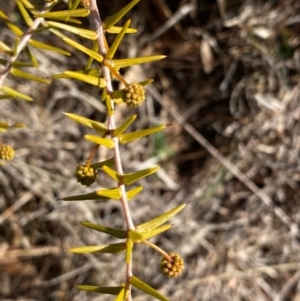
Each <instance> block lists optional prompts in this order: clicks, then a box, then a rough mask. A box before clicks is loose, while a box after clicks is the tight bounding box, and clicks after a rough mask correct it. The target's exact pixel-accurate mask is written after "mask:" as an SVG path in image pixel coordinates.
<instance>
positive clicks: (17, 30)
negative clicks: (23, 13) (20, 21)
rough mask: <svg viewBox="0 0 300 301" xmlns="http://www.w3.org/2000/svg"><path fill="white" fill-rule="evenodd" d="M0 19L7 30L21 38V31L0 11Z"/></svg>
mask: <svg viewBox="0 0 300 301" xmlns="http://www.w3.org/2000/svg"><path fill="white" fill-rule="evenodd" d="M0 19H2V20H3V21H4V22H5V23H6V24H7V26H8V28H9V29H10V30H11V31H12V32H13V33H14V34H15V35H16V36H17V37H21V36H22V35H23V31H22V30H21V29H20V28H19V27H18V26H17V25H15V24H14V23H13V22H11V21H10V20H9V18H8V17H7V15H6V14H5V13H4V12H3V11H2V10H0Z"/></svg>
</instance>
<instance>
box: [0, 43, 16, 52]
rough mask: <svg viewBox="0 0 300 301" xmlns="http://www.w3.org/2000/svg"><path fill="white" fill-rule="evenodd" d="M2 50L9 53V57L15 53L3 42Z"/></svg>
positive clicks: (0, 45)
mask: <svg viewBox="0 0 300 301" xmlns="http://www.w3.org/2000/svg"><path fill="white" fill-rule="evenodd" d="M0 50H1V51H3V52H5V53H7V54H8V55H12V52H13V51H12V49H11V48H10V47H9V46H8V45H6V44H5V43H4V42H2V41H0Z"/></svg>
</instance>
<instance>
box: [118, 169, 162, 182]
mask: <svg viewBox="0 0 300 301" xmlns="http://www.w3.org/2000/svg"><path fill="white" fill-rule="evenodd" d="M159 169H160V167H159V166H156V167H151V168H147V169H143V170H139V171H137V172H134V173H129V174H125V175H124V176H123V177H124V183H125V184H126V185H130V184H132V183H134V182H136V181H138V180H140V179H142V178H144V177H147V176H149V175H151V174H153V173H155V172H157V171H158V170H159Z"/></svg>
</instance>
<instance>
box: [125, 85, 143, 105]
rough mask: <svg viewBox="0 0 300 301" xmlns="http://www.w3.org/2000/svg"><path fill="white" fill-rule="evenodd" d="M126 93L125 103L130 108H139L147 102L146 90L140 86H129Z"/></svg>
mask: <svg viewBox="0 0 300 301" xmlns="http://www.w3.org/2000/svg"><path fill="white" fill-rule="evenodd" d="M124 91H125V96H124V102H125V103H126V104H127V105H128V106H129V107H137V106H139V105H141V104H142V103H143V102H144V101H145V90H144V87H143V86H142V85H140V84H137V83H132V84H130V85H128V86H127V87H126V88H125V89H124Z"/></svg>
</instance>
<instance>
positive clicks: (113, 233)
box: [80, 221, 127, 239]
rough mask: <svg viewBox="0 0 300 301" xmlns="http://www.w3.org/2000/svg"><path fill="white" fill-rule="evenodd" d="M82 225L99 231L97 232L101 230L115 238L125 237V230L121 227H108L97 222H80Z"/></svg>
mask: <svg viewBox="0 0 300 301" xmlns="http://www.w3.org/2000/svg"><path fill="white" fill-rule="evenodd" d="M80 223H81V224H82V225H83V226H84V227H87V228H90V229H93V230H96V231H99V232H103V233H106V234H109V235H111V236H113V237H116V238H120V239H125V238H126V237H127V231H124V230H121V229H116V228H110V227H106V226H103V225H98V224H93V223H90V222H86V221H83V222H80Z"/></svg>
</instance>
